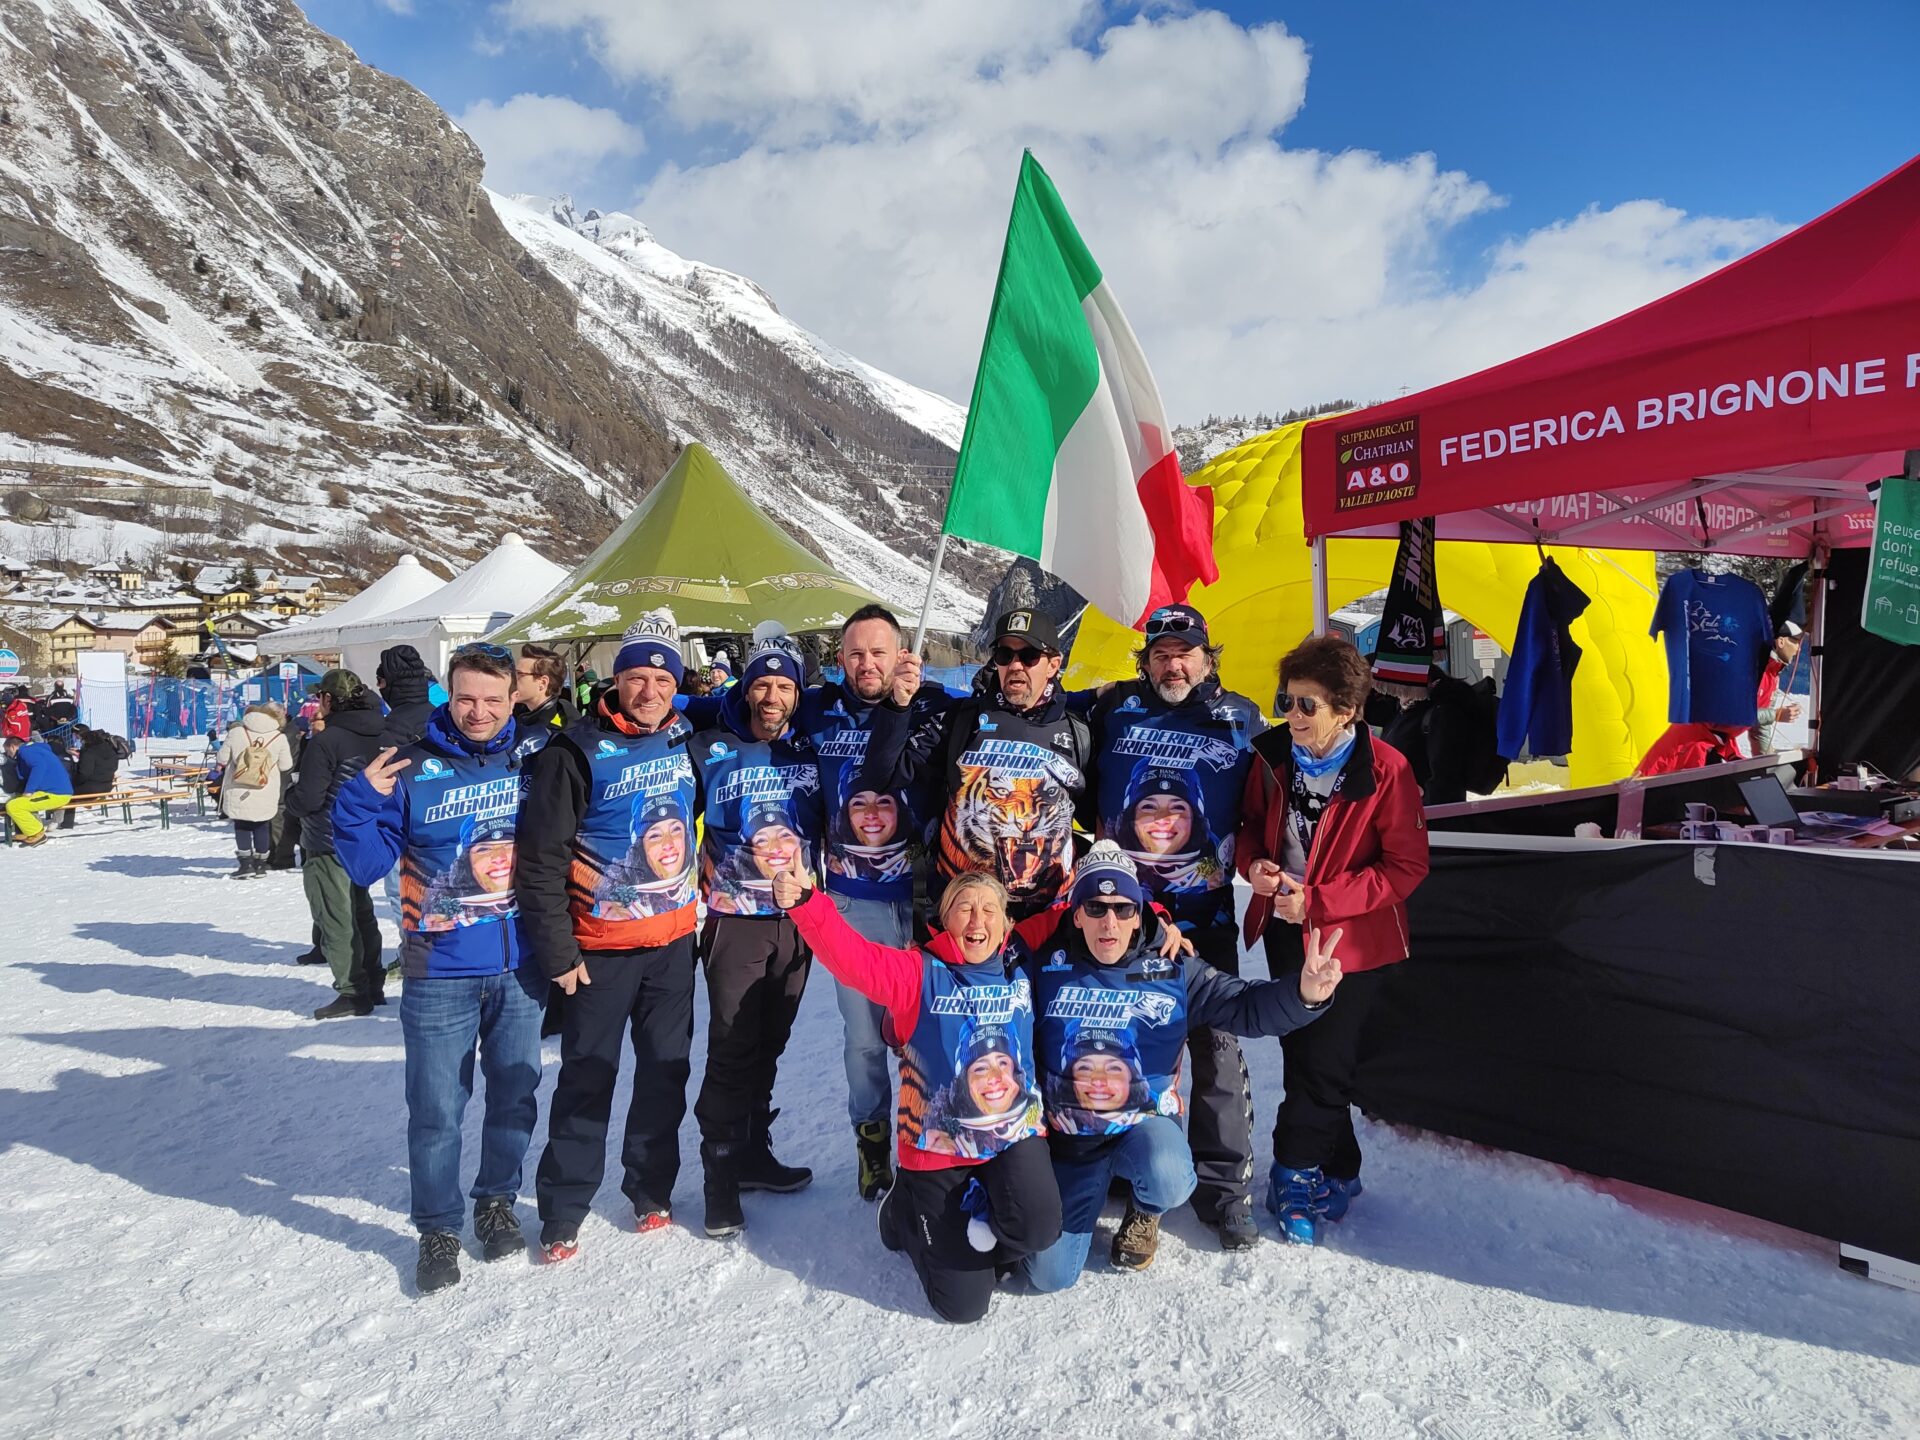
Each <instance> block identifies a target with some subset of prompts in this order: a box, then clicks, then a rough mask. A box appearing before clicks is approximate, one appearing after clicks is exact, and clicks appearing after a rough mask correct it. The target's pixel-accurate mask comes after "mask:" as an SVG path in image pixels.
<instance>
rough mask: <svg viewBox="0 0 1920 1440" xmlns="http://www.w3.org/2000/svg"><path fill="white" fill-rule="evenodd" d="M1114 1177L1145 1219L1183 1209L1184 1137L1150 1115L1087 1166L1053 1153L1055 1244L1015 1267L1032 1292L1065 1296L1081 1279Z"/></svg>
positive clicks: (1186, 1180)
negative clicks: (1057, 1212)
mask: <svg viewBox="0 0 1920 1440" xmlns="http://www.w3.org/2000/svg"><path fill="white" fill-rule="evenodd" d="M1055 1143H1057V1142H1055ZM1116 1175H1118V1176H1119V1177H1120V1178H1121V1179H1122V1180H1125V1181H1126V1182H1127V1183H1128V1184H1130V1185H1132V1186H1133V1203H1134V1205H1135V1207H1136V1208H1138V1209H1140V1210H1144V1211H1146V1212H1147V1213H1148V1214H1149V1215H1162V1214H1165V1213H1166V1212H1167V1211H1169V1210H1171V1209H1173V1208H1174V1206H1176V1205H1184V1204H1185V1203H1186V1201H1187V1197H1188V1196H1190V1195H1191V1194H1193V1187H1194V1174H1193V1156H1192V1154H1191V1152H1190V1151H1189V1150H1188V1149H1187V1137H1186V1135H1185V1133H1184V1132H1183V1131H1182V1130H1181V1129H1180V1127H1179V1126H1178V1125H1176V1124H1174V1122H1173V1121H1172V1120H1170V1119H1168V1118H1167V1117H1166V1116H1164V1115H1151V1116H1148V1117H1147V1118H1146V1119H1145V1120H1142V1121H1141V1122H1140V1123H1139V1124H1138V1125H1136V1126H1134V1127H1133V1129H1131V1130H1129V1131H1128V1132H1127V1133H1126V1135H1125V1136H1123V1137H1122V1138H1121V1139H1120V1140H1119V1141H1118V1143H1116V1144H1113V1145H1110V1146H1108V1147H1107V1148H1106V1149H1105V1150H1102V1151H1101V1152H1100V1153H1099V1154H1098V1155H1096V1156H1095V1157H1094V1158H1093V1159H1091V1160H1063V1159H1062V1158H1061V1152H1060V1151H1059V1150H1058V1149H1056V1150H1055V1151H1054V1153H1053V1178H1054V1180H1055V1182H1056V1183H1057V1184H1058V1185H1059V1187H1060V1238H1059V1239H1058V1240H1056V1241H1054V1242H1053V1244H1051V1245H1049V1246H1048V1247H1047V1248H1046V1249H1045V1250H1042V1251H1040V1252H1039V1253H1038V1254H1037V1255H1029V1256H1027V1258H1026V1259H1024V1260H1022V1261H1021V1262H1020V1270H1021V1273H1022V1274H1024V1275H1025V1276H1026V1277H1027V1283H1028V1284H1029V1285H1031V1286H1033V1288H1034V1289H1035V1290H1039V1291H1042V1292H1047V1291H1053V1290H1065V1289H1066V1288H1067V1287H1068V1286H1070V1285H1072V1284H1073V1282H1074V1281H1076V1280H1078V1279H1079V1278H1080V1270H1081V1268H1082V1267H1083V1266H1084V1265H1085V1264H1086V1263H1087V1251H1089V1250H1091V1249H1092V1248H1093V1228H1094V1226H1095V1224H1096V1223H1097V1222H1098V1221H1099V1219H1100V1211H1101V1209H1102V1208H1103V1207H1104V1206H1105V1205H1106V1203H1107V1186H1108V1185H1109V1184H1111V1183H1112V1180H1113V1177H1114V1176H1116Z"/></svg>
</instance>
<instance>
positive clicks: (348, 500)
mask: <svg viewBox="0 0 1920 1440" xmlns="http://www.w3.org/2000/svg"><path fill="white" fill-rule="evenodd" d="M482 168H483V162H482V159H481V156H480V154H479V151H478V150H477V149H476V148H475V147H474V145H473V143H472V142H471V141H470V140H469V139H468V138H467V136H465V135H464V134H463V133H462V132H461V131H460V130H459V129H458V128H457V127H455V126H454V124H453V123H452V121H451V120H449V119H448V118H447V116H446V115H445V114H444V113H442V112H441V111H440V110H439V108H438V107H436V106H435V105H434V104H433V103H432V102H431V101H429V100H428V99H427V98H426V97H425V96H423V95H421V94H420V93H419V92H418V91H416V90H414V89H413V88H412V87H411V86H408V85H407V84H405V83H404V82H402V81H399V80H397V79H395V78H393V77H392V76H389V75H384V74H382V73H380V72H378V71H376V70H373V69H371V68H370V67H368V66H365V65H363V64H361V63H360V62H359V61H358V60H357V59H356V58H355V57H354V55H353V53H352V52H351V51H350V50H349V49H348V48H347V47H346V46H345V45H344V44H342V43H341V42H339V41H338V40H335V39H333V38H332V37H330V36H327V35H325V34H323V33H321V32H320V31H319V30H317V29H315V28H314V27H313V26H312V25H311V24H310V23H309V22H308V21H307V19H306V18H305V16H304V15H303V14H302V13H301V12H300V10H299V9H298V8H297V6H296V5H294V4H293V3H292V0H9V3H7V4H6V5H5V6H4V7H0V509H4V518H0V549H6V550H10V551H14V552H17V553H20V554H22V555H25V556H27V557H28V558H30V559H34V560H48V561H54V562H75V561H91V560H97V559H104V558H107V557H108V556H114V557H118V556H121V555H128V554H131V555H134V556H136V557H147V556H150V555H153V554H157V553H158V552H160V551H161V550H165V549H171V550H175V551H180V550H194V551H197V552H199V554H200V555H201V558H204V559H209V560H217V559H222V558H227V557H230V556H231V557H235V558H238V557H240V556H241V555H245V556H247V557H249V558H255V559H257V560H259V561H261V562H262V563H266V562H268V561H273V562H277V563H281V564H287V565H292V566H294V567H296V568H300V569H316V570H320V571H323V572H326V573H338V572H339V571H341V570H346V571H348V572H349V573H353V572H358V573H360V574H363V575H364V574H367V573H369V572H371V571H373V570H376V569H379V568H382V567H383V566H384V565H385V564H386V563H388V562H389V561H390V559H391V558H392V555H393V553H394V552H395V551H396V550H398V549H402V548H404V549H410V550H414V551H417V552H419V553H420V554H421V555H422V556H423V557H424V558H427V559H429V560H432V561H437V562H439V564H440V566H441V568H446V567H448V566H451V565H454V564H456V563H459V562H461V561H463V560H465V559H467V558H469V557H471V556H474V555H477V554H478V553H481V552H482V551H484V550H485V549H487V548H489V547H490V546H491V545H492V544H493V542H494V541H495V540H496V539H497V538H498V536H499V535H500V534H502V533H504V532H505V531H508V530H518V531H521V532H522V533H524V534H526V535H527V536H528V538H529V540H530V541H531V542H532V543H534V544H535V545H537V546H538V547H539V548H541V549H542V550H544V551H546V552H547V553H549V554H551V555H553V556H554V557H555V558H557V559H563V560H565V559H572V558H576V557H578V556H580V555H582V554H584V553H585V552H586V551H587V550H589V549H591V548H592V546H593V545H594V544H596V543H597V542H598V541H599V539H600V538H602V537H603V536H604V535H605V534H606V532H607V531H608V530H609V529H610V528H611V527H612V525H613V524H615V523H616V522H617V520H618V518H619V517H620V516H621V515H623V514H624V513H625V511H626V510H627V508H628V507H629V506H630V505H631V504H632V503H633V502H634V501H635V500H636V499H637V498H638V497H639V496H640V495H641V494H643V493H644V491H645V487H646V486H647V485H649V484H651V483H652V481H653V480H654V479H655V478H657V477H658V476H659V475H660V474H661V473H663V471H664V470H665V468H666V466H667V465H668V463H670V461H671V459H672V457H673V455H674V453H675V451H676V450H677V448H678V446H679V445H680V444H681V443H683V442H684V441H686V440H690V439H699V440H702V441H703V442H705V443H706V444H707V445H708V446H709V447H710V448H711V449H713V450H714V451H715V453H716V454H718V455H720V456H721V457H722V459H723V460H724V461H725V463H727V464H728V466H729V467H730V468H733V469H735V471H736V473H738V474H739V476H740V478H741V479H742V481H743V482H744V483H746V484H747V485H748V486H749V487H750V488H751V489H752V490H753V492H754V493H755V495H756V498H758V499H760V500H761V501H762V503H763V504H766V505H767V507H768V509H769V510H770V511H771V512H772V513H773V514H774V515H775V516H776V518H778V519H780V520H781V521H782V523H784V524H787V525H788V526H789V527H790V528H791V529H792V530H793V531H794V533H795V534H796V535H798V536H799V537H800V538H801V539H802V541H803V543H807V544H809V545H811V546H813V547H814V548H816V549H818V550H819V551H821V552H822V553H823V554H825V555H826V556H827V557H828V558H829V559H832V560H834V561H836V562H838V563H840V564H842V565H844V566H846V567H847V568H848V569H850V570H851V571H852V572H853V573H855V574H856V575H858V576H859V577H860V578H862V579H864V580H866V581H867V582H868V583H869V584H871V585H873V586H874V587H875V588H876V589H878V590H880V591H881V593H883V594H884V595H886V596H887V597H888V598H889V599H891V600H894V601H896V602H898V603H900V604H902V605H907V606H911V607H914V608H917V606H918V604H919V600H920V591H921V589H922V587H923V586H924V583H925V572H924V569H921V568H920V567H918V566H916V565H915V564H914V562H913V561H912V559H910V558H908V557H909V556H910V555H912V554H914V553H919V554H925V553H927V552H928V550H929V549H930V544H929V543H927V541H925V540H923V539H922V538H921V532H925V531H931V530H932V529H934V528H936V520H935V518H934V517H933V513H932V497H933V496H934V495H935V494H937V493H938V490H939V483H938V482H940V481H941V480H943V479H944V476H945V474H946V473H947V472H948V471H949V470H950V468H951V464H952V456H953V446H954V444H955V442H956V439H957V433H958V424H959V421H958V413H959V412H958V411H957V410H956V409H955V407H953V406H952V405H950V404H948V403H947V402H945V401H942V400H940V399H938V397H934V396H930V395H926V394H925V393H924V392H920V391H917V390H914V389H913V388H912V387H910V386H906V385H904V384H902V383H901V382H899V381H896V380H893V379H892V378H891V377H888V376H885V375H882V374H880V373H879V372H877V371H874V370H872V369H871V368H870V367H867V366H864V365H861V364H860V363H859V362H858V361H856V360H853V359H852V358H851V357H848V356H845V355H842V354H840V353H838V352H837V351H834V350H833V349H832V348H831V347H829V346H827V345H825V344H823V343H821V342H819V341H816V340H814V339H813V338H812V337H810V336H807V335H805V333H804V332H802V331H799V330H798V329H797V328H796V327H793V326H791V325H789V324H787V323H786V322H785V321H784V320H783V319H782V318H781V317H780V316H779V312H778V311H777V309H775V308H774V306H773V304H772V302H771V301H769V300H767V299H766V297H765V296H763V295H761V294H760V292H759V291H758V290H757V289H756V287H754V286H753V285H752V284H751V283H750V282H748V281H746V280H743V279H741V278H739V277H736V276H730V275H726V274H725V273H724V272H721V271H717V270H711V269H709V268H707V267H703V266H699V265H696V264H692V263H690V262H687V261H683V260H681V259H680V258H679V257H677V256H673V255H672V254H671V253H670V252H667V251H665V250H663V249H661V248H660V247H658V246H655V245H653V244H652V243H651V241H650V239H649V238H648V237H646V234H645V230H644V227H642V226H640V225H639V224H638V222H635V221H631V220H627V219H625V217H593V218H591V219H588V220H584V221H580V222H577V223H578V225H579V226H580V228H579V229H576V228H574V227H573V225H570V224H568V223H566V222H565V221H563V220H562V219H556V218H554V216H553V215H552V214H551V213H546V212H530V211H527V210H525V209H524V208H523V207H521V206H517V205H513V204H510V203H507V202H504V201H503V202H500V203H499V205H498V208H497V209H496V204H495V199H494V197H491V196H489V194H488V193H487V192H486V190H485V189H484V188H483V187H482V185H481V183H480V179H481V173H482ZM562 213H563V214H568V216H569V218H570V214H569V212H564V211H563V212H562ZM503 222H504V223H503ZM586 232H593V233H591V234H589V233H586ZM929 480H932V481H934V482H935V484H934V485H932V486H929V484H928V483H927V481H929ZM979 588H984V586H981V587H979ZM942 599H943V601H944V605H943V608H944V609H949V610H951V611H952V614H950V615H949V616H947V617H946V618H947V619H948V621H949V622H950V623H952V622H966V621H969V620H970V619H971V618H972V615H973V613H974V612H975V611H977V602H973V601H970V600H969V599H968V597H967V596H966V594H965V593H964V592H963V591H961V590H959V589H954V590H951V591H948V592H945V593H944V594H943V596H942Z"/></svg>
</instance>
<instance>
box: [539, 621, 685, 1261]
mask: <svg viewBox="0 0 1920 1440" xmlns="http://www.w3.org/2000/svg"><path fill="white" fill-rule="evenodd" d="M684 674H685V662H684V661H683V660H682V658H681V654H680V633H679V629H678V627H677V626H676V625H675V623H674V619H673V615H672V613H671V612H669V611H666V610H655V611H652V612H651V613H649V614H647V615H643V616H642V617H641V618H640V619H639V620H637V621H636V622H634V624H633V625H631V626H629V627H628V628H627V631H626V633H625V634H624V635H623V636H622V637H621V641H620V652H619V654H618V656H617V657H616V658H615V660H614V667H613V684H612V685H611V686H609V687H608V689H607V690H606V691H605V692H604V693H603V694H602V695H601V697H600V699H599V700H598V701H597V702H596V703H595V705H594V708H593V710H592V711H591V712H590V713H589V714H587V715H586V716H584V717H582V718H581V719H579V720H576V721H575V722H573V723H572V724H571V725H568V726H567V727H566V728H565V729H564V730H562V731H561V732H560V733H559V734H558V735H556V736H554V738H553V739H552V740H550V741H549V742H548V744H547V747H546V748H545V749H544V750H543V751H541V752H540V754H539V755H538V756H536V757H535V758H534V760H533V762H532V766H531V782H530V793H529V794H528V797H527V804H526V809H525V811H524V812H523V815H522V818H521V824H520V854H519V892H520V904H521V911H522V914H523V916H524V917H525V925H526V930H527V937H528V941H529V944H530V945H531V947H532V950H533V954H534V957H535V958H536V959H537V960H538V961H539V962H540V964H541V965H542V966H543V967H544V968H545V970H546V973H547V974H548V975H549V976H551V977H552V979H553V981H554V983H555V984H556V985H558V986H559V988H560V990H561V991H562V992H563V994H564V995H565V997H566V998H565V1000H564V1001H563V1002H562V1006H561V1029H560V1078H559V1081H558V1083H557V1084H556V1085H555V1087H554V1092H553V1102H552V1105H551V1106H550V1108H549V1111H548V1116H547V1149H546V1153H545V1154H543V1155H542V1156H541V1157H540V1168H539V1171H538V1175H537V1177H536V1180H535V1185H536V1188H537V1190H538V1193H539V1197H540V1221H541V1232H540V1243H541V1248H542V1250H543V1251H544V1253H545V1255H546V1258H547V1259H548V1260H550V1261H556V1260H565V1259H568V1258H570V1257H572V1256H574V1255H576V1254H578V1253H579V1248H580V1226H581V1223H582V1222H583V1221H584V1220H585V1219H586V1218H587V1213H588V1210H589V1208H590V1207H591V1205H592V1203H593V1197H594V1194H595V1192H597V1191H598V1190H599V1188H600V1179H601V1174H602V1171H603V1170H604V1168H605V1163H606V1154H607V1123H608V1120H609V1118H610V1115H611V1112H612V1107H613V1090H614V1084H615V1082H616V1081H617V1080H618V1079H619V1076H620V1052H621V1049H622V1048H623V1046H622V1040H623V1037H626V1036H629V1035H630V1036H631V1039H632V1045H633V1100H632V1103H631V1104H630V1105H629V1106H628V1109H627V1117H626V1127H625V1135H624V1139H623V1141H622V1143H621V1149H620V1159H621V1168H622V1175H621V1181H620V1188H621V1190H622V1192H623V1193H624V1194H625V1195H626V1197H627V1199H628V1201H629V1202H631V1204H632V1205H633V1213H634V1225H635V1228H636V1229H637V1230H639V1231H640V1233H642V1234H648V1233H651V1232H654V1231H658V1230H662V1229H665V1228H666V1226H667V1225H668V1224H669V1223H670V1221H671V1214H670V1211H671V1206H672V1203H673V1187H674V1182H675V1181H676V1180H677V1179H678V1178H679V1175H680V1121H681V1118H682V1117H683V1116H684V1115H685V1114H686V1109H687V1080H688V1077H689V1075H690V1073H691V1063H690V1061H689V1058H688V1056H689V1054H690V1051H691V1047H692V1041H693V969H694V950H693V931H694V921H695V902H694V878H695V877H694V857H693V834H694V820H695V817H696V816H697V815H698V814H699V810H700V805H699V793H698V787H697V781H696V778H695V775H694V771H693V766H692V764H691V763H690V762H689V760H688V758H687V738H688V736H689V735H690V734H691V733H692V732H691V730H690V729H689V727H688V725H687V722H686V721H685V720H684V719H683V718H681V716H680V715H679V713H678V712H677V711H676V710H675V709H674V706H673V699H674V695H675V693H676V692H677V691H678V690H679V687H680V681H681V679H682V677H683V676H684Z"/></svg>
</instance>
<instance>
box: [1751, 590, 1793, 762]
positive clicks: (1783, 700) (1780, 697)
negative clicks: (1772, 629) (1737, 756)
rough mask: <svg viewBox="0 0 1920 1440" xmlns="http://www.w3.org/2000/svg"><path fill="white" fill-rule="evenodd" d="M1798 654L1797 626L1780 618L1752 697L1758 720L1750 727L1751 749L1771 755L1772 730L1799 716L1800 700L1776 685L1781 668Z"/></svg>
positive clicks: (1786, 667)
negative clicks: (1757, 691) (1756, 688)
mask: <svg viewBox="0 0 1920 1440" xmlns="http://www.w3.org/2000/svg"><path fill="white" fill-rule="evenodd" d="M1799 658H1800V627H1799V626H1798V625H1796V624H1794V623H1793V621H1791V620H1783V621H1781V622H1780V630H1779V633H1778V634H1776V635H1775V636H1774V637H1773V654H1771V655H1769V656H1768V657H1767V663H1766V667H1765V668H1764V669H1763V670H1762V671H1761V672H1760V691H1759V694H1758V695H1757V696H1756V697H1755V710H1756V713H1757V716H1758V722H1759V723H1758V724H1756V725H1755V727H1754V731H1753V753H1754V754H1756V755H1772V754H1774V753H1776V751H1777V750H1778V748H1779V746H1778V743H1777V742H1776V740H1775V738H1774V732H1775V730H1776V729H1777V728H1778V727H1779V726H1780V725H1782V724H1784V723H1786V722H1789V721H1792V720H1797V719H1799V718H1800V702H1799V701H1798V700H1796V699H1795V698H1794V697H1793V694H1792V693H1791V692H1790V691H1787V690H1783V689H1781V688H1780V676H1781V674H1782V672H1784V671H1787V670H1789V669H1791V668H1792V666H1793V662H1794V661H1795V660H1797V659H1799Z"/></svg>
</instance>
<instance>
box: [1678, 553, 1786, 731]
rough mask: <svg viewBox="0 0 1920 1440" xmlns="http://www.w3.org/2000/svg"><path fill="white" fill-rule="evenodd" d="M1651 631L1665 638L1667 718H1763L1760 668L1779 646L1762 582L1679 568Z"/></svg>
mask: <svg viewBox="0 0 1920 1440" xmlns="http://www.w3.org/2000/svg"><path fill="white" fill-rule="evenodd" d="M1647 633H1648V634H1650V635H1660V636H1662V637H1663V638H1664V640H1665V642H1666V647H1667V719H1668V720H1670V721H1672V722H1673V723H1675V724H1684V723H1693V724H1700V725H1719V726H1722V727H1724V728H1737V727H1741V726H1750V725H1753V724H1755V723H1756V722H1757V720H1758V715H1757V713H1756V712H1757V700H1758V696H1759V690H1760V672H1761V671H1762V670H1764V669H1765V668H1766V664H1767V656H1768V654H1769V653H1771V651H1772V649H1773V620H1772V617H1771V616H1770V615H1769V614H1768V613H1767V597H1766V596H1765V595H1763V594H1761V593H1760V587H1759V586H1758V585H1755V584H1754V583H1753V582H1752V581H1751V580H1747V579H1744V578H1743V577H1741V576H1739V575H1710V574H1707V573H1706V572H1705V571H1701V570H1678V571H1675V572H1674V574H1673V575H1671V576H1670V577H1669V578H1668V580H1667V583H1666V587H1665V588H1664V589H1663V590H1661V592H1660V603H1659V605H1658V606H1656V607H1655V609H1654V612H1653V626H1652V628H1651V629H1650V630H1649V631H1648V632H1647Z"/></svg>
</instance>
